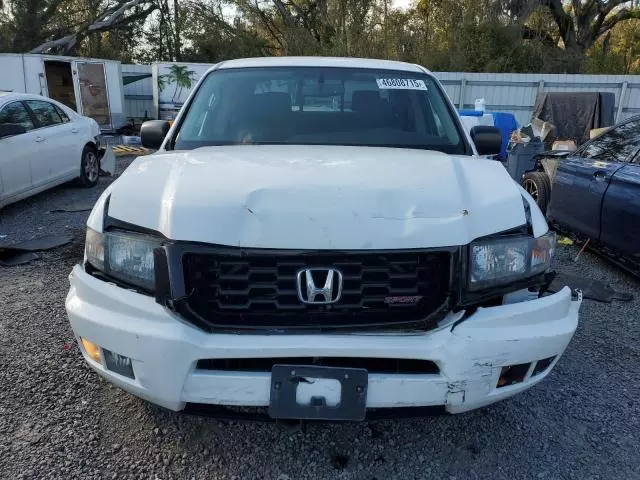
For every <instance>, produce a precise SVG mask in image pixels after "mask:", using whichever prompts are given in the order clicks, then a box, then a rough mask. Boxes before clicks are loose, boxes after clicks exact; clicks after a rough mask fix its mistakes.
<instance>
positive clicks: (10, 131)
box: [0, 123, 27, 138]
mask: <svg viewBox="0 0 640 480" xmlns="http://www.w3.org/2000/svg"><path fill="white" fill-rule="evenodd" d="M26 132H27V129H26V128H24V127H23V126H22V125H20V124H18V123H1V124H0V138H4V137H12V136H14V135H22V134H23V133H26Z"/></svg>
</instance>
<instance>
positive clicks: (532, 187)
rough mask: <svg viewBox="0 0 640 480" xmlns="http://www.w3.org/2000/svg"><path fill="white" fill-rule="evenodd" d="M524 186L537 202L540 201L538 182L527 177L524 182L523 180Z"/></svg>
mask: <svg viewBox="0 0 640 480" xmlns="http://www.w3.org/2000/svg"><path fill="white" fill-rule="evenodd" d="M522 187H523V188H524V189H525V190H526V191H527V193H528V194H529V195H531V197H532V198H533V199H534V200H535V201H536V202H537V201H538V187H536V183H535V182H534V181H533V180H531V179H530V178H527V179H526V180H525V181H524V182H522Z"/></svg>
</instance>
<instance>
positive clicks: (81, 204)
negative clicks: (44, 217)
mask: <svg viewBox="0 0 640 480" xmlns="http://www.w3.org/2000/svg"><path fill="white" fill-rule="evenodd" d="M92 208H93V202H87V201H82V200H78V201H77V202H74V203H69V204H67V205H63V206H61V207H58V208H54V209H52V210H49V213H57V212H89V211H90V210H91V209H92Z"/></svg>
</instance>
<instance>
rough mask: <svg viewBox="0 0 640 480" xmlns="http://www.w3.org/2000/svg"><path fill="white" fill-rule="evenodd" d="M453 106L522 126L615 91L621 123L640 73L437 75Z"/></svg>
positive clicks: (149, 93)
mask: <svg viewBox="0 0 640 480" xmlns="http://www.w3.org/2000/svg"><path fill="white" fill-rule="evenodd" d="M141 74H149V75H150V74H151V66H150V65H122V75H123V77H127V76H131V75H141ZM434 74H435V75H436V77H438V79H439V80H440V81H441V82H442V84H443V86H444V88H445V90H446V91H447V94H448V95H449V97H451V100H452V101H453V103H455V104H456V106H457V107H458V108H460V109H465V108H466V109H469V108H471V109H472V108H473V107H474V101H475V99H476V98H484V99H485V101H486V109H487V111H494V112H511V113H513V114H514V115H515V116H516V119H517V120H518V122H519V123H520V124H527V123H529V121H530V120H531V114H532V112H533V106H534V104H535V101H536V96H537V94H538V93H540V92H612V93H614V94H615V96H616V106H615V108H616V117H615V118H616V120H623V119H625V118H627V117H630V116H632V115H637V114H640V76H638V75H555V74H521V73H465V72H434ZM124 97H125V111H126V113H127V116H128V118H130V117H136V118H144V116H145V113H146V114H147V115H148V116H149V117H151V116H152V115H153V111H154V108H153V81H152V80H151V77H148V78H145V79H142V80H138V81H136V82H133V83H130V84H128V85H125V86H124Z"/></svg>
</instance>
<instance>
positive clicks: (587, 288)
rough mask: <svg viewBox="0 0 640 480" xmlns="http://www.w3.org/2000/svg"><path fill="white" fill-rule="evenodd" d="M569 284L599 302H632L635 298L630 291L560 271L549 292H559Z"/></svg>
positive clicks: (584, 295) (573, 288)
mask: <svg viewBox="0 0 640 480" xmlns="http://www.w3.org/2000/svg"><path fill="white" fill-rule="evenodd" d="M567 285H568V286H569V287H570V288H571V289H572V290H581V291H582V295H583V297H584V298H588V299H590V300H595V301H597V302H605V303H611V302H612V301H613V300H621V301H624V302H630V301H631V300H633V295H631V294H630V293H626V292H619V291H617V290H615V289H614V288H613V287H612V286H611V285H609V284H607V283H605V282H602V281H600V280H595V279H593V278H586V277H584V276H578V275H571V274H568V273H564V272H560V273H558V275H557V276H556V278H555V279H554V280H553V282H551V285H550V286H549V292H552V293H555V292H559V291H560V290H562V289H563V288H564V287H565V286H567Z"/></svg>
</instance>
